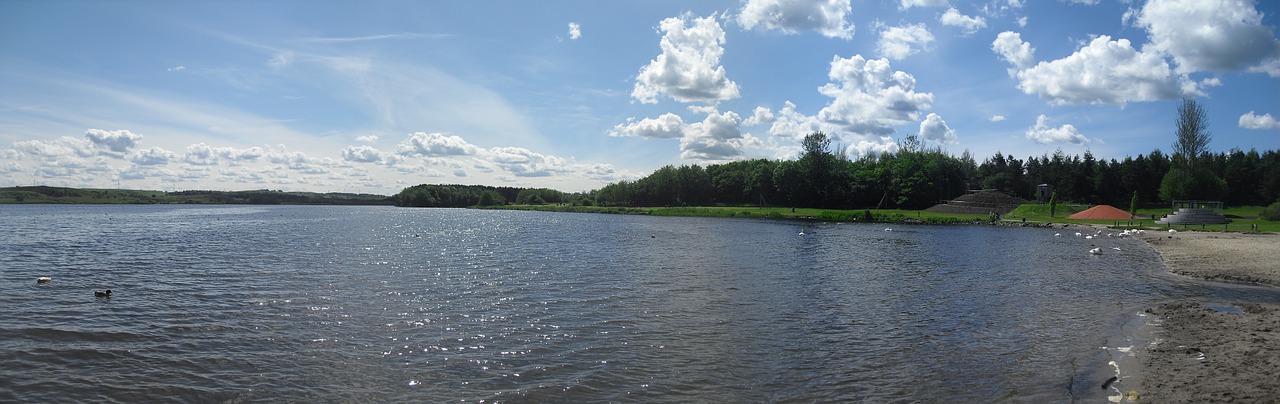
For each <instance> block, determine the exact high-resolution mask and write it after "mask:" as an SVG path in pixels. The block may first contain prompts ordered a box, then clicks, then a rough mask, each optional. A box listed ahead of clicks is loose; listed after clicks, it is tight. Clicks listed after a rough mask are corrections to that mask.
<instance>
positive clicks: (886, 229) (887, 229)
mask: <svg viewBox="0 0 1280 404" xmlns="http://www.w3.org/2000/svg"><path fill="white" fill-rule="evenodd" d="M884 231H893V229H890V228H888V227H886V228H884Z"/></svg>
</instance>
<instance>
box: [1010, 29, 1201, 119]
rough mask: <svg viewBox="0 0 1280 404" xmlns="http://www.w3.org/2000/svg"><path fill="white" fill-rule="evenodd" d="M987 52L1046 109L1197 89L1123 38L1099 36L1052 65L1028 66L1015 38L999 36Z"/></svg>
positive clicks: (1029, 56) (1027, 50)
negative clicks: (1008, 65)
mask: <svg viewBox="0 0 1280 404" xmlns="http://www.w3.org/2000/svg"><path fill="white" fill-rule="evenodd" d="M991 46H992V49H993V50H994V51H995V52H996V53H998V54H1000V56H1001V57H1002V58H1004V59H1005V60H1006V61H1009V62H1010V63H1011V64H1012V65H1013V69H1011V70H1010V73H1011V74H1012V75H1013V76H1015V77H1017V79H1018V88H1019V89H1021V90H1022V92H1024V93H1026V94H1037V95H1039V96H1040V98H1042V99H1045V100H1047V101H1049V103H1050V104H1055V105H1062V104H1075V103H1089V104H1115V105H1125V104H1126V103H1128V102H1130V101H1155V100H1166V99H1174V98H1179V97H1182V96H1186V95H1197V94H1199V93H1200V91H1199V89H1198V87H1199V86H1198V85H1197V84H1196V83H1195V82H1192V81H1190V79H1188V78H1187V77H1186V76H1179V75H1177V74H1175V73H1174V72H1173V70H1172V69H1171V68H1170V67H1169V64H1168V63H1167V62H1166V61H1165V59H1164V58H1163V57H1161V56H1160V55H1159V54H1156V53H1153V52H1139V51H1138V50H1136V49H1134V48H1133V47H1132V46H1131V45H1130V43H1129V40H1128V39H1119V40H1115V41H1112V40H1111V37H1108V36H1105V35H1103V36H1099V37H1097V38H1094V39H1093V41H1091V42H1090V43H1089V44H1088V45H1086V46H1085V47H1083V48H1081V49H1080V50H1078V51H1076V52H1075V53H1073V54H1071V55H1069V56H1067V57H1065V58H1062V59H1058V60H1053V61H1048V62H1040V63H1038V64H1036V65H1035V66H1032V67H1030V68H1027V67H1026V66H1027V65H1028V64H1030V63H1031V62H1033V61H1034V59H1033V52H1034V51H1035V50H1034V49H1033V48H1031V45H1030V44H1028V43H1026V42H1023V41H1022V40H1021V38H1020V36H1019V35H1018V34H1017V33H1012V32H1003V33H1001V34H1000V35H999V36H997V38H996V40H995V42H993V43H992V45H991Z"/></svg>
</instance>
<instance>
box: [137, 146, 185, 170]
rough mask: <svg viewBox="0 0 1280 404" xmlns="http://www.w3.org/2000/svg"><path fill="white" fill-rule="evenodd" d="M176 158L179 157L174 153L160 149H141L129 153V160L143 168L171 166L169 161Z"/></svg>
mask: <svg viewBox="0 0 1280 404" xmlns="http://www.w3.org/2000/svg"><path fill="white" fill-rule="evenodd" d="M175 158H177V156H176V155H175V154H174V153H173V152H171V151H168V150H165V149H162V148H159V147H151V148H149V149H141V150H138V151H135V152H133V153H129V156H128V157H127V159H128V160H129V161H130V162H132V163H133V164H137V165H143V166H158V165H165V164H169V161H170V160H173V159H175Z"/></svg>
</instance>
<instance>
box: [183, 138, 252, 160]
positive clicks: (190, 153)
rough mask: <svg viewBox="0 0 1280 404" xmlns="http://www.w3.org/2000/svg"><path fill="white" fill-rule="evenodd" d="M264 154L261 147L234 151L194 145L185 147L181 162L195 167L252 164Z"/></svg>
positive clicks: (200, 144) (198, 144)
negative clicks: (223, 163) (226, 163)
mask: <svg viewBox="0 0 1280 404" xmlns="http://www.w3.org/2000/svg"><path fill="white" fill-rule="evenodd" d="M264 154H266V151H265V150H263V149H262V148H261V147H257V146H254V147H250V148H247V149H236V148H233V147H213V146H209V145H207V144H204V143H196V144H193V145H190V146H187V149H186V151H184V152H183V155H182V160H183V161H185V162H187V163H190V164H195V165H214V164H218V163H219V162H223V161H225V162H228V163H231V164H237V163H242V162H253V161H257V160H258V159H259V158H262V156H263V155H264Z"/></svg>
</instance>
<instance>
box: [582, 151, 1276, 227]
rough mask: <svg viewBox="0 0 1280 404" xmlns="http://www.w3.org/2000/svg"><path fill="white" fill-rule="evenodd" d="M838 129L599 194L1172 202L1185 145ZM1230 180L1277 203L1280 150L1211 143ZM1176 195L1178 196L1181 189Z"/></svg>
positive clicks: (603, 199)
mask: <svg viewBox="0 0 1280 404" xmlns="http://www.w3.org/2000/svg"><path fill="white" fill-rule="evenodd" d="M830 142H831V140H830V138H829V137H828V136H827V135H826V134H824V133H822V132H817V133H813V134H810V135H808V136H806V137H805V139H804V141H803V143H802V145H803V153H802V154H801V156H800V158H799V159H796V160H784V161H775V160H764V159H757V160H745V161H735V162H730V163H725V164H713V165H709V166H707V167H705V168H704V167H701V166H698V165H685V166H680V167H675V166H666V167H662V168H660V169H658V170H657V171H655V172H653V173H652V174H650V175H648V176H646V177H644V178H641V179H638V180H635V181H620V182H616V183H611V184H609V185H606V186H605V187H603V188H601V189H599V190H598V191H594V192H593V193H591V194H590V196H593V197H594V200H595V203H596V204H598V205H602V206H684V205H688V206H696V205H762V206H795V207H819V208H900V209H923V208H927V207H929V206H932V205H934V204H937V203H939V202H940V201H943V200H948V199H952V198H955V197H957V196H960V195H963V194H964V193H965V191H967V190H971V189H995V190H1000V191H1003V192H1006V193H1008V194H1010V195H1014V196H1018V197H1021V198H1024V199H1032V197H1033V195H1034V192H1035V188H1036V186H1037V185H1038V184H1050V185H1052V186H1053V187H1054V191H1055V192H1056V194H1057V200H1058V201H1060V202H1061V201H1071V202H1077V203H1092V204H1110V205H1113V206H1121V207H1128V206H1130V202H1131V201H1132V198H1133V195H1134V193H1135V192H1136V193H1137V197H1138V201H1139V203H1140V204H1141V205H1143V206H1152V205H1158V204H1161V203H1163V202H1167V200H1168V199H1169V198H1170V195H1168V194H1167V193H1166V194H1165V195H1162V194H1161V182H1162V181H1163V180H1164V177H1165V175H1166V174H1167V173H1169V171H1170V169H1171V168H1172V167H1174V166H1175V165H1176V164H1177V163H1178V162H1179V161H1183V157H1182V156H1181V155H1177V154H1175V155H1173V156H1168V155H1165V154H1164V153H1162V152H1161V151H1160V150H1159V149H1156V150H1154V151H1152V152H1151V153H1150V154H1148V155H1139V156H1136V157H1126V158H1125V159H1124V160H1122V161H1117V160H1115V159H1112V160H1099V159H1097V158H1095V157H1094V156H1093V154H1092V153H1090V152H1088V151H1086V152H1085V153H1084V155H1083V156H1068V155H1066V154H1064V153H1063V152H1062V150H1057V151H1055V152H1054V153H1053V154H1051V155H1050V154H1044V155H1041V156H1039V157H1034V156H1031V157H1027V158H1026V159H1018V158H1015V157H1014V156H1011V155H1004V154H1001V153H999V152H997V153H996V154H995V155H994V156H991V157H989V158H987V159H986V160H983V161H982V162H981V163H978V162H976V161H975V160H974V159H973V157H972V156H971V155H970V154H969V151H968V150H965V152H964V153H963V154H961V155H960V157H954V156H952V155H950V154H948V153H946V152H944V151H942V149H941V148H940V147H930V146H928V145H925V144H924V143H923V142H921V141H920V140H919V139H918V138H916V137H915V136H908V137H906V138H905V139H903V140H902V141H900V142H899V145H898V146H899V147H898V150H897V151H896V152H894V153H884V154H881V155H879V156H874V157H864V158H861V159H856V160H854V159H849V158H846V157H845V156H843V155H841V154H836V153H833V152H832V151H831V147H830V146H831V143H830ZM1196 160H1197V161H1198V162H1199V163H1198V164H1200V165H1202V166H1205V167H1207V168H1208V171H1209V172H1212V173H1213V174H1214V175H1216V176H1217V177H1218V178H1219V179H1221V180H1222V182H1223V183H1225V189H1215V190H1213V191H1211V192H1208V193H1209V194H1201V195H1195V196H1194V197H1195V198H1199V199H1217V200H1222V201H1223V202H1225V203H1226V204H1227V205H1232V206H1240V205H1267V204H1270V203H1271V202H1274V201H1276V200H1277V199H1278V198H1280V153H1277V151H1275V150H1268V151H1265V152H1262V153H1259V152H1258V151H1257V150H1249V151H1247V152H1246V151H1242V150H1238V149H1233V150H1231V151H1229V152H1222V153H1211V152H1204V153H1202V154H1201V155H1200V156H1199V157H1198V158H1197V159H1196ZM1174 196H1177V195H1176V194H1175V195H1174Z"/></svg>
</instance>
